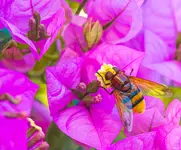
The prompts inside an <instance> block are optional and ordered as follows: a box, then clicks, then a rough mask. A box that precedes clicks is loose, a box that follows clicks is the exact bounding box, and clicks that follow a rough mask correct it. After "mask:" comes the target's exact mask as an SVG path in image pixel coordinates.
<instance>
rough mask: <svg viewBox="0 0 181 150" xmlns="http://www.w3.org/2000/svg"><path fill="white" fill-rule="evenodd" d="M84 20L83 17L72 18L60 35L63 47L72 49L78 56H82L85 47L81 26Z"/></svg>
mask: <svg viewBox="0 0 181 150" xmlns="http://www.w3.org/2000/svg"><path fill="white" fill-rule="evenodd" d="M86 20H87V18H85V17H81V16H73V17H72V20H71V22H70V23H69V24H68V26H67V27H66V28H65V30H64V31H63V33H62V35H63V39H64V41H65V46H66V47H69V48H71V49H73V50H74V51H76V52H77V53H79V54H82V53H83V51H84V49H86V47H87V44H86V41H85V39H84V34H83V25H84V24H85V22H86Z"/></svg>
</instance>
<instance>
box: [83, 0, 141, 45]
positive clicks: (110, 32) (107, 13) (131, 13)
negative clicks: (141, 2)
mask: <svg viewBox="0 0 181 150" xmlns="http://www.w3.org/2000/svg"><path fill="white" fill-rule="evenodd" d="M90 3H91V4H90V5H89V6H88V7H87V8H86V11H87V13H88V17H92V18H93V19H94V21H96V20H99V22H100V23H101V24H102V25H103V26H104V29H105V30H104V33H103V39H104V40H105V41H106V42H108V43H112V44H117V43H121V42H126V41H128V40H130V39H131V38H133V37H134V36H135V35H136V34H137V33H138V32H139V31H140V29H141V27H142V16H141V11H140V9H139V7H138V4H137V1H136V0H122V1H119V0H117V1H116V0H114V1H113V0H109V1H103V0H95V1H91V2H90Z"/></svg>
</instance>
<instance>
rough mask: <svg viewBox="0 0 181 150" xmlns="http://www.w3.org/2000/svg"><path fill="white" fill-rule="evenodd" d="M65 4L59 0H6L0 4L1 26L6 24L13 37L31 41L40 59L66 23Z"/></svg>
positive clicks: (34, 52)
mask: <svg viewBox="0 0 181 150" xmlns="http://www.w3.org/2000/svg"><path fill="white" fill-rule="evenodd" d="M61 6H62V7H61ZM66 7H67V6H66V5H64V2H63V3H62V2H61V1H60V0H54V1H51V0H46V1H35V0H28V1H24V2H23V3H22V1H20V0H10V1H7V0H4V1H3V2H2V3H1V5H0V14H1V17H0V28H3V27H7V28H8V29H9V31H10V32H11V34H12V37H13V39H14V40H16V41H17V42H20V43H26V44H28V45H29V46H30V49H31V50H32V52H33V54H34V55H35V57H36V58H38V59H40V58H41V57H42V56H43V55H44V54H45V52H46V51H47V50H48V48H49V47H50V45H51V44H52V42H53V41H54V39H55V38H56V37H57V34H58V32H59V31H60V29H61V27H62V25H63V23H64V21H65V12H64V8H66ZM39 50H40V52H39Z"/></svg>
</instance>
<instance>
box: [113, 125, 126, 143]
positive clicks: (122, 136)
mask: <svg viewBox="0 0 181 150" xmlns="http://www.w3.org/2000/svg"><path fill="white" fill-rule="evenodd" d="M124 138H125V135H124V128H123V129H122V130H121V132H120V133H119V134H118V136H117V137H116V138H115V140H114V142H113V143H116V142H118V141H120V140H122V139H124Z"/></svg>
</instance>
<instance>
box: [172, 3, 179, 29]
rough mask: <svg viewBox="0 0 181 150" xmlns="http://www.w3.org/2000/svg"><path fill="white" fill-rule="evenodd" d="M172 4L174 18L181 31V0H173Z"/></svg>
mask: <svg viewBox="0 0 181 150" xmlns="http://www.w3.org/2000/svg"><path fill="white" fill-rule="evenodd" d="M171 6H172V11H173V14H174V16H173V19H174V21H175V22H174V23H175V24H176V25H175V26H176V28H177V31H179V32H180V31H181V1H175V0H171Z"/></svg>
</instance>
